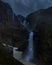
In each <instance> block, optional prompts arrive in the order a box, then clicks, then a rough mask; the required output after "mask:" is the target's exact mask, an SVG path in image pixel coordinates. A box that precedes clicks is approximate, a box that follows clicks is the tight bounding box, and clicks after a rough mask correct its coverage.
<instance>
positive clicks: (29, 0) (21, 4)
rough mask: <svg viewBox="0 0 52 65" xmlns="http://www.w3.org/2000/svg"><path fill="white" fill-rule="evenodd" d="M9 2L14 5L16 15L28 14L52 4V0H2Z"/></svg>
mask: <svg viewBox="0 0 52 65" xmlns="http://www.w3.org/2000/svg"><path fill="white" fill-rule="evenodd" d="M2 1H4V2H7V3H9V4H10V6H11V7H12V9H13V11H14V13H15V14H16V15H18V14H21V15H23V16H26V15H28V14H29V13H31V12H34V11H36V10H39V9H42V8H43V9H45V8H48V7H50V6H52V1H51V0H2Z"/></svg>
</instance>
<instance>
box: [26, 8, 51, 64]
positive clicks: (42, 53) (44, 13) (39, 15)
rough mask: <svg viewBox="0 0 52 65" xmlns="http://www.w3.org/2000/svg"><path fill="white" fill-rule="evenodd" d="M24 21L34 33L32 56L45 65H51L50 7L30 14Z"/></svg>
mask: <svg viewBox="0 0 52 65" xmlns="http://www.w3.org/2000/svg"><path fill="white" fill-rule="evenodd" d="M26 20H27V23H28V27H30V29H32V31H33V32H34V45H35V46H36V48H34V49H36V52H35V51H34V55H35V53H36V58H37V59H38V60H41V61H43V62H45V63H46V65H47V64H48V65H49V64H50V63H51V65H52V60H51V59H52V33H51V32H52V7H50V8H47V9H44V10H39V11H37V12H34V13H31V14H30V15H28V16H27V17H26ZM35 46H34V47H35ZM50 58H51V59H50ZM41 61H40V62H41Z"/></svg>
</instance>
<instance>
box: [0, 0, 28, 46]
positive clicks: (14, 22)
mask: <svg viewBox="0 0 52 65" xmlns="http://www.w3.org/2000/svg"><path fill="white" fill-rule="evenodd" d="M0 14H1V15H0V37H1V38H0V39H1V40H3V42H6V43H7V44H10V45H14V46H16V45H17V46H19V45H20V44H23V43H25V42H26V39H27V36H28V35H27V34H28V32H27V30H26V29H24V27H23V25H21V24H20V22H19V20H18V19H20V21H21V22H23V19H24V17H23V16H21V15H20V16H16V15H15V14H14V13H13V11H12V8H11V7H10V6H9V5H8V4H7V3H3V2H2V1H0ZM1 42H2V41H1ZM17 42H18V44H17ZM15 43H16V44H15Z"/></svg>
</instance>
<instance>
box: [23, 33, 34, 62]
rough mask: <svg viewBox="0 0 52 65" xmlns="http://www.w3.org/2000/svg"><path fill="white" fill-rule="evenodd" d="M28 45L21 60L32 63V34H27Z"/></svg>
mask: <svg viewBox="0 0 52 65" xmlns="http://www.w3.org/2000/svg"><path fill="white" fill-rule="evenodd" d="M28 41H29V44H28V47H27V49H26V53H25V55H24V58H23V60H25V61H32V60H33V32H30V33H29V39H28Z"/></svg>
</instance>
